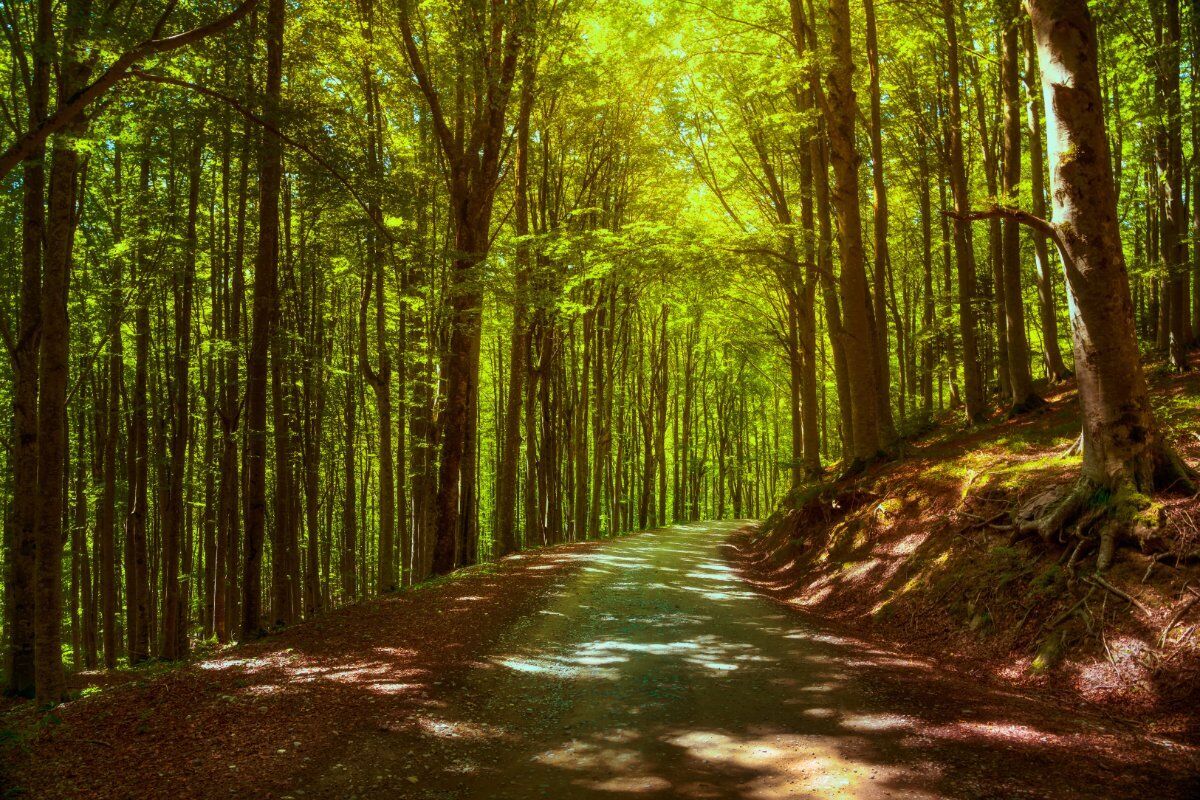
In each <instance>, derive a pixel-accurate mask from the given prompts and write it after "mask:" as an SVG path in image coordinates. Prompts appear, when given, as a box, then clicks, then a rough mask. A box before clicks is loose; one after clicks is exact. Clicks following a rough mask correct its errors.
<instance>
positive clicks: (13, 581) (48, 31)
mask: <svg viewBox="0 0 1200 800" xmlns="http://www.w3.org/2000/svg"><path fill="white" fill-rule="evenodd" d="M35 9H36V13H35V19H34V41H33V48H32V52H31V60H32V62H33V64H32V65H33V69H32V75H31V80H30V84H29V116H28V125H29V129H30V130H33V129H34V128H36V127H37V126H38V125H39V124H41V122H42V120H44V119H45V117H46V107H47V105H48V103H49V97H50V61H49V56H50V49H51V37H52V36H53V30H52V25H53V22H52V17H51V4H50V0H37V4H36V6H35ZM45 156H46V148H45V147H44V146H43V145H39V146H37V147H36V148H35V149H34V151H33V152H32V153H31V154H30V156H29V158H27V159H26V160H25V163H24V165H23V167H22V179H21V180H22V203H23V205H22V212H21V217H22V219H21V288H20V297H19V299H18V305H19V311H18V322H17V324H18V330H17V341H16V343H15V346H14V348H13V379H14V386H13V434H14V435H13V439H14V441H13V449H12V471H13V520H12V525H13V547H12V549H10V550H9V551H8V552H6V553H5V562H6V564H7V566H8V576H7V577H8V584H9V587H10V590H11V594H10V595H9V597H10V598H11V602H10V603H9V604H8V605H9V608H8V609H7V610H8V620H7V621H8V625H9V629H8V633H9V665H8V666H9V671H8V693H9V694H14V695H20V696H26V697H32V696H33V694H34V606H35V601H34V575H35V572H34V571H35V564H36V552H37V541H38V523H37V514H38V503H39V501H38V498H39V493H38V440H37V437H38V361H39V355H40V350H41V337H42V320H41V316H42V300H41V292H42V256H43V252H42V248H43V241H44V240H45V225H46V207H45V200H46V197H45V195H46V170H45V167H44V166H43V162H44V160H45Z"/></svg>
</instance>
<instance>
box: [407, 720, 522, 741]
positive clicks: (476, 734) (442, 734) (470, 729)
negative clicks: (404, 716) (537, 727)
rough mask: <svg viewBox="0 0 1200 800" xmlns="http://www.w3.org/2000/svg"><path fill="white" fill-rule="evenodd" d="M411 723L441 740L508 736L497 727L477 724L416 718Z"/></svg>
mask: <svg viewBox="0 0 1200 800" xmlns="http://www.w3.org/2000/svg"><path fill="white" fill-rule="evenodd" d="M413 723H414V724H415V725H416V727H417V728H418V729H419V730H421V731H422V732H423V733H426V734H428V735H430V736H437V737H439V738H442V739H498V738H502V737H504V736H507V735H508V732H507V731H505V730H504V729H503V728H500V727H499V726H496V725H487V724H484V723H477V722H465V721H461V720H444V719H434V718H433V717H417V718H416V719H415V720H413Z"/></svg>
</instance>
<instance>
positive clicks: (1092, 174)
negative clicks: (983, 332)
mask: <svg viewBox="0 0 1200 800" xmlns="http://www.w3.org/2000/svg"><path fill="white" fill-rule="evenodd" d="M1028 8H1029V13H1030V17H1031V19H1032V21H1033V31H1034V35H1035V37H1036V41H1037V45H1038V55H1039V60H1040V64H1041V70H1042V90H1043V93H1044V95H1045V102H1046V108H1047V111H1048V115H1049V120H1050V122H1049V127H1048V130H1049V131H1050V134H1051V135H1050V137H1049V142H1048V151H1049V156H1050V176H1051V196H1052V197H1053V198H1054V216H1055V219H1057V220H1058V222H1057V223H1055V224H1053V225H1049V224H1045V223H1043V224H1042V227H1043V229H1044V230H1045V231H1046V232H1048V233H1053V234H1054V235H1055V237H1056V238H1057V240H1058V244H1059V246H1060V249H1061V251H1062V256H1063V261H1064V267H1065V271H1066V277H1067V287H1068V289H1069V291H1070V294H1071V299H1072V301H1073V302H1072V303H1071V322H1072V333H1073V340H1074V347H1075V365H1076V371H1077V374H1078V378H1079V398H1080V403H1081V405H1082V406H1083V468H1082V480H1081V482H1080V484H1079V486H1078V487H1077V488H1076V490H1075V492H1073V493H1072V494H1071V495H1070V496H1068V497H1067V498H1066V499H1065V500H1064V501H1062V502H1061V503H1060V504H1059V505H1058V506H1057V508H1056V509H1055V510H1054V512H1052V513H1051V514H1050V515H1049V516H1048V517H1046V518H1044V519H1042V520H1040V521H1039V522H1038V524H1037V525H1036V527H1037V528H1038V529H1040V531H1041V532H1042V533H1043V534H1049V533H1051V532H1052V529H1053V528H1057V527H1061V525H1062V524H1064V523H1065V522H1066V521H1068V520H1069V519H1070V518H1071V517H1072V516H1074V515H1075V514H1078V513H1079V512H1080V511H1082V510H1083V509H1084V508H1086V507H1087V506H1088V505H1090V504H1091V503H1092V502H1093V498H1095V497H1096V496H1097V493H1098V492H1103V493H1104V496H1106V497H1110V498H1112V499H1111V500H1110V502H1111V503H1112V504H1113V505H1114V506H1119V505H1120V504H1121V503H1123V502H1128V500H1127V497H1126V496H1125V495H1124V494H1123V492H1125V491H1127V490H1128V489H1134V490H1136V491H1139V492H1148V491H1151V490H1155V489H1169V488H1172V487H1174V488H1183V487H1185V486H1186V487H1188V488H1190V487H1191V485H1192V481H1191V477H1190V471H1189V470H1187V469H1186V468H1185V467H1184V466H1183V465H1182V463H1181V462H1180V460H1179V458H1178V457H1177V456H1176V455H1175V454H1174V452H1173V451H1172V450H1171V449H1170V447H1169V446H1168V445H1167V444H1166V443H1165V441H1164V440H1163V437H1162V434H1161V432H1160V430H1159V427H1158V425H1157V423H1156V420H1155V418H1154V413H1153V410H1152V407H1151V404H1150V398H1149V395H1148V392H1147V388H1146V381H1145V377H1144V375H1143V373H1142V368H1141V364H1140V361H1139V358H1138V356H1139V354H1138V347H1137V337H1136V332H1135V330H1134V321H1133V305H1132V301H1131V298H1130V293H1129V279H1128V275H1127V273H1126V269H1125V260H1124V256H1123V251H1122V248H1121V238H1120V228H1119V225H1118V219H1117V198H1116V192H1115V189H1114V185H1113V174H1112V161H1111V160H1110V156H1109V144H1108V138H1107V136H1106V131H1105V124H1104V116H1103V108H1104V104H1103V101H1102V97H1101V94H1100V79H1099V75H1098V73H1097V46H1096V29H1095V25H1094V23H1093V21H1092V18H1091V15H1090V13H1089V11H1088V7H1087V3H1086V2H1085V1H1084V0H1028ZM1122 511H1123V509H1119V510H1118V513H1116V514H1114V515H1113V516H1112V518H1111V520H1109V521H1108V522H1107V523H1106V524H1104V525H1103V526H1102V527H1101V530H1100V540H1101V543H1100V554H1099V555H1098V558H1097V561H1098V567H1099V568H1104V567H1105V566H1107V563H1108V561H1109V560H1110V558H1111V551H1112V546H1113V543H1114V540H1115V538H1116V534H1117V533H1119V527H1120V526H1121V525H1122V524H1124V525H1126V526H1127V525H1128V524H1129V523H1128V521H1126V522H1124V523H1121V521H1120V520H1121V516H1122V513H1121V512H1122Z"/></svg>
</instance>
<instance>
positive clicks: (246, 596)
mask: <svg viewBox="0 0 1200 800" xmlns="http://www.w3.org/2000/svg"><path fill="white" fill-rule="evenodd" d="M283 28H284V2H283V0H269V2H268V3H267V25H266V39H267V68H266V69H267V72H266V87H265V91H264V93H263V113H262V116H263V119H265V120H266V121H267V122H268V123H269V124H271V125H278V122H279V99H280V90H281V86H282V81H283ZM282 172H283V163H282V151H281V146H280V142H279V139H278V138H276V137H274V136H263V137H262V144H261V147H260V151H259V186H258V192H259V201H258V217H259V234H258V252H257V254H256V256H255V259H254V312H253V313H254V318H253V326H254V327H253V331H252V333H251V339H250V354H249V357H248V359H247V363H246V374H247V383H246V424H247V433H248V437H247V442H246V472H247V475H246V492H247V496H246V543H245V550H246V558H245V561H244V565H245V567H244V571H243V579H242V636H243V637H245V638H248V639H253V638H256V637H258V636H260V635H261V634H262V632H263V622H262V547H263V534H264V531H265V528H266V513H267V472H266V468H267V355H268V352H269V350H270V347H271V339H272V338H273V335H274V329H275V320H276V318H277V316H278V313H279V312H278V289H277V286H276V284H277V274H278V269H279V185H280V181H281V176H282Z"/></svg>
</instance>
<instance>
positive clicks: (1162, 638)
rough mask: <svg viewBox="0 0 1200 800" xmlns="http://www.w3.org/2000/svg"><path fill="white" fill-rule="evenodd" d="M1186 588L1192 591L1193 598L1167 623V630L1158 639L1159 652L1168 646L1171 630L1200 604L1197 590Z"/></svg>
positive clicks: (1199, 595)
mask: <svg viewBox="0 0 1200 800" xmlns="http://www.w3.org/2000/svg"><path fill="white" fill-rule="evenodd" d="M1184 588H1186V589H1188V590H1190V591H1191V593H1192V598H1191V599H1190V600H1189V601H1188V602H1186V603H1184V604H1183V605H1182V606H1180V607H1179V610H1177V611H1176V612H1175V613H1174V614H1172V615H1171V621H1170V622H1168V623H1167V626H1166V627H1165V628H1163V631H1162V634H1161V635H1160V636H1159V637H1158V649H1159V650H1161V649H1162V648H1163V647H1165V646H1166V644H1167V634H1169V633H1170V632H1171V629H1172V628H1174V627H1175V625H1176V624H1178V622H1179V620H1181V619H1183V616H1184V615H1185V614H1187V612H1189V611H1191V609H1192V606H1194V605H1196V603H1200V593H1197V592H1196V590H1195V589H1192V587H1190V586H1187V587H1184Z"/></svg>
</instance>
